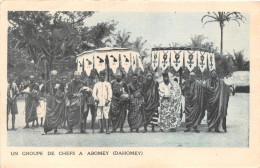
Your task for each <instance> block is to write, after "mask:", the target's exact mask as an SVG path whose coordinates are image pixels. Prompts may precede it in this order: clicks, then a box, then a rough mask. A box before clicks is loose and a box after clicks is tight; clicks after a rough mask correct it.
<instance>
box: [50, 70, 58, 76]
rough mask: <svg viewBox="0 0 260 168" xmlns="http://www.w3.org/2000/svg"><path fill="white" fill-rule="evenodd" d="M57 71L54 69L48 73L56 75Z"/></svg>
mask: <svg viewBox="0 0 260 168" xmlns="http://www.w3.org/2000/svg"><path fill="white" fill-rule="evenodd" d="M57 73H58V72H57V71H56V70H52V71H51V73H50V75H51V76H56V75H57Z"/></svg>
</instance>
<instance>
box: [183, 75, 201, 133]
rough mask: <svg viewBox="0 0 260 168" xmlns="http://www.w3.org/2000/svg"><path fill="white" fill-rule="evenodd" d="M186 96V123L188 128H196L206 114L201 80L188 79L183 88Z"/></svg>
mask: <svg viewBox="0 0 260 168" xmlns="http://www.w3.org/2000/svg"><path fill="white" fill-rule="evenodd" d="M183 92H184V96H185V123H186V128H194V127H196V126H197V125H199V124H200V123H201V120H202V119H203V118H204V116H205V108H206V106H205V105H206V103H205V101H206V100H205V96H204V88H203V85H202V83H201V82H199V81H197V80H196V81H194V82H189V81H187V82H186V84H185V86H184V88H183Z"/></svg>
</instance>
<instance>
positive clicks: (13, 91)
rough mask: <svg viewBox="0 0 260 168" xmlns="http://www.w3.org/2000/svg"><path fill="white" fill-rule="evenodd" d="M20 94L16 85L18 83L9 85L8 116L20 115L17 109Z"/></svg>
mask: <svg viewBox="0 0 260 168" xmlns="http://www.w3.org/2000/svg"><path fill="white" fill-rule="evenodd" d="M18 94H19V89H18V87H17V85H16V83H11V84H9V83H8V88H7V115H8V114H10V113H11V114H12V115H14V114H18V108H17V100H16V97H17V96H18Z"/></svg>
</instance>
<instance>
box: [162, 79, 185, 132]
mask: <svg viewBox="0 0 260 168" xmlns="http://www.w3.org/2000/svg"><path fill="white" fill-rule="evenodd" d="M161 84H162V85H163V84H164V83H161ZM164 85H165V84H164ZM169 85H170V87H169V93H168V94H169V97H161V100H160V101H161V104H160V111H159V124H158V125H159V127H160V129H162V130H163V131H168V130H170V129H172V128H177V127H179V126H180V125H181V89H180V87H179V85H178V84H177V83H176V82H171V83H169Z"/></svg>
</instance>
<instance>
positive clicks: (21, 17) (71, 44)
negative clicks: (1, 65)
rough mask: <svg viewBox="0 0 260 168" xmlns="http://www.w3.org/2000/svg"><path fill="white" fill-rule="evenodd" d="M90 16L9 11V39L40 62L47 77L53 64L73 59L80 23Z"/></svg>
mask: <svg viewBox="0 0 260 168" xmlns="http://www.w3.org/2000/svg"><path fill="white" fill-rule="evenodd" d="M93 13H94V12H91V11H90V12H67V11H57V12H55V13H50V12H44V11H40V12H38V11H11V12H9V13H8V21H9V25H10V26H9V33H8V34H9V35H10V38H9V37H8V40H10V41H12V42H13V43H16V44H15V47H16V48H21V49H25V50H27V51H28V54H29V55H30V58H29V59H32V60H33V62H34V63H38V62H39V61H43V62H44V65H45V74H46V75H47V74H48V71H49V69H52V68H53V63H54V62H55V61H57V60H64V59H66V58H70V57H71V56H73V55H74V56H75V49H76V46H77V45H78V44H79V41H80V36H79V31H80V29H81V28H82V27H83V26H84V22H83V21H84V20H85V19H86V18H87V17H90V16H92V15H93ZM9 56H11V55H8V57H9ZM71 62H72V61H71Z"/></svg>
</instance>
